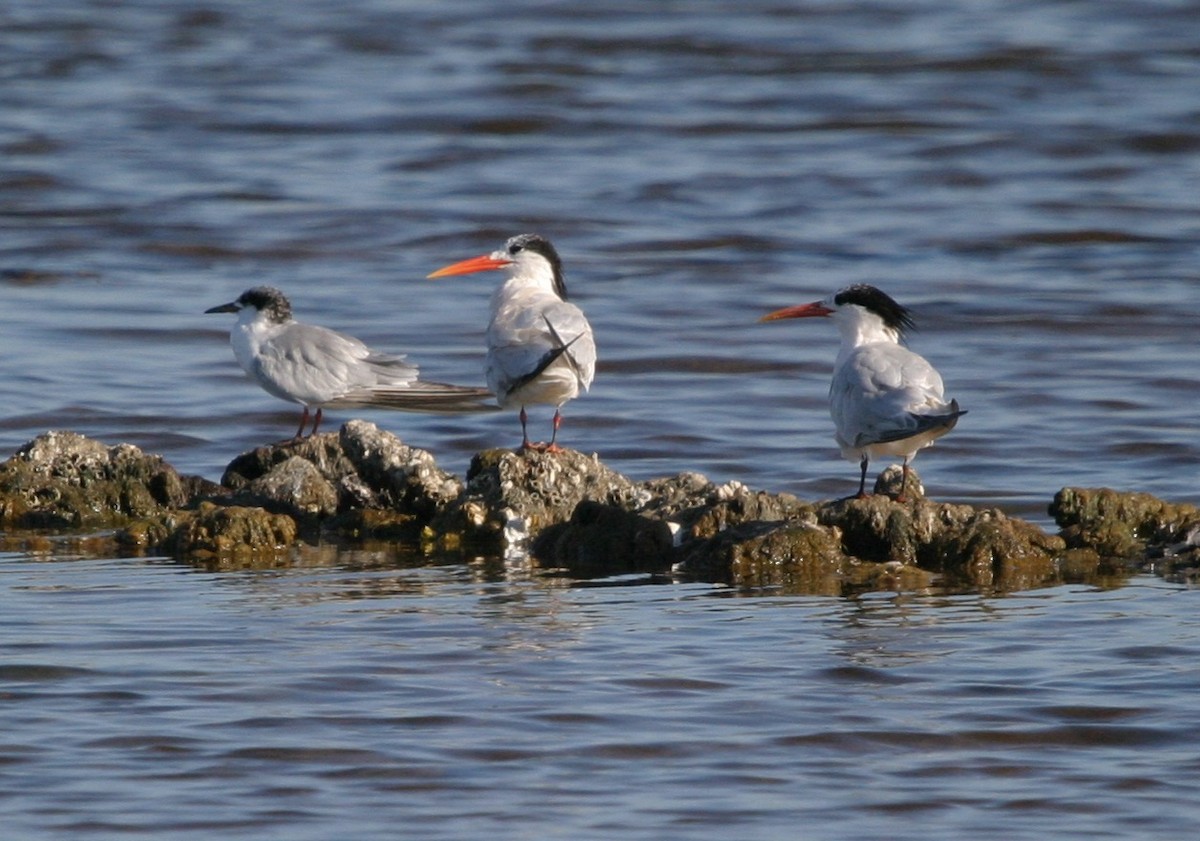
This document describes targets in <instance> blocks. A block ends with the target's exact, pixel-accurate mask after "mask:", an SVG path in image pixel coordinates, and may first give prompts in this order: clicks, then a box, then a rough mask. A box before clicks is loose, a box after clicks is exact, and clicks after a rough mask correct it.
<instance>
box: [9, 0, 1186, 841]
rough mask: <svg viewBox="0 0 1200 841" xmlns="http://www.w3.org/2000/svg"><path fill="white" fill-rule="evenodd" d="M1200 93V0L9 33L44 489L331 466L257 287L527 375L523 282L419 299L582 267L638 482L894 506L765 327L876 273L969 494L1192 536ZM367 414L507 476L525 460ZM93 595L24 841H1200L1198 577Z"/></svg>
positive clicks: (293, 2)
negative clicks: (867, 496) (1173, 527)
mask: <svg viewBox="0 0 1200 841" xmlns="http://www.w3.org/2000/svg"><path fill="white" fill-rule="evenodd" d="M1197 78H1200V6H1197V4H1196V3H1194V2H1136V3H1135V2H1126V1H1125V0H1111V2H1038V3H1032V2H1001V0H973V1H972V2H949V0H921V2H912V0H906V1H905V2H888V1H887V0H878V1H877V2H871V1H870V0H849V2H842V3H830V2H804V3H784V2H777V0H776V1H775V2H772V0H748V1H747V2H739V3H732V2H727V0H726V2H720V0H712V2H693V3H687V4H682V3H679V4H643V3H632V2H615V3H604V4H590V5H579V4H572V3H550V2H533V0H524V2H522V1H521V0H518V1H517V2H511V3H503V4H501V3H488V2H474V3H463V4H449V3H435V2H428V3H422V2H399V0H394V1H390V0H375V2H370V0H350V1H349V2H346V3H340V4H327V3H317V2H313V1H312V0H290V2H287V3H284V2H276V0H260V2H256V3H252V4H247V3H240V2H232V1H231V0H208V1H206V2H204V3H202V4H195V3H188V2H183V0H155V2H149V0H126V2H121V3H102V2H86V0H59V1H58V2H55V3H44V2H33V0H8V2H7V3H5V4H4V5H3V7H0V301H2V303H3V305H2V306H0V358H2V359H3V361H4V369H3V370H4V374H3V376H0V405H3V407H4V410H3V412H0V455H4V454H7V453H10V452H11V451H12V450H14V449H16V448H17V447H19V446H20V445H21V444H23V443H24V442H26V441H28V440H30V439H31V438H32V437H34V436H35V435H37V434H38V433H40V432H42V431H44V430H46V429H49V428H68V429H73V430H76V431H79V432H82V433H84V434H87V435H89V436H92V437H95V438H98V439H100V440H103V441H107V442H110V443H117V442H120V441H128V442H130V443H133V444H136V445H138V446H140V447H142V448H144V449H146V450H148V451H150V452H154V453H160V454H162V455H164V456H165V457H166V458H167V460H168V461H170V462H171V463H172V464H173V465H175V466H176V467H177V468H179V469H180V470H182V471H184V472H188V473H197V474H201V475H204V476H206V477H208V478H211V479H216V478H218V477H219V476H220V474H221V471H222V470H223V468H224V466H225V464H227V463H228V462H229V461H230V460H231V459H232V458H233V457H234V456H235V455H237V454H238V453H239V452H242V451H243V450H246V449H248V448H250V447H252V446H255V445H257V444H260V443H263V442H265V441H272V440H276V439H278V438H280V437H283V436H284V435H286V434H290V433H291V431H292V430H293V429H294V427H295V423H296V420H297V418H296V414H297V413H296V412H294V411H293V409H292V407H289V406H287V405H285V404H283V403H281V402H278V401H276V400H274V399H273V398H271V397H270V396H269V395H267V394H265V393H264V392H262V391H260V390H259V389H257V388H256V387H255V386H253V385H252V384H251V383H249V382H247V381H246V380H245V379H244V378H243V377H242V375H241V372H240V370H239V369H237V367H236V365H235V364H234V361H233V357H232V353H231V352H230V350H229V347H228V342H227V331H228V328H229V322H228V319H227V318H223V317H221V316H216V315H204V314H203V311H204V310H205V309H207V308H208V307H210V306H213V305H215V304H220V303H224V302H226V301H229V300H231V299H232V298H234V297H236V296H237V295H238V294H239V293H240V292H241V291H242V290H244V289H245V288H247V287H249V286H252V285H257V284H264V283H266V284H273V285H276V286H279V287H280V288H282V289H283V290H284V291H285V292H286V293H287V294H288V295H289V296H290V297H291V299H292V302H293V305H294V307H295V309H296V311H297V314H298V315H299V316H300V317H301V318H302V319H306V320H310V321H314V322H319V323H322V324H325V325H328V326H331V327H334V328H336V329H340V330H344V331H347V332H350V333H353V334H354V335H357V336H359V337H361V338H363V339H364V340H367V341H368V342H370V343H371V344H373V345H377V346H379V347H380V348H381V349H386V350H391V351H404V352H408V353H410V354H411V356H412V358H413V359H414V360H415V361H417V362H418V363H420V364H421V366H422V369H423V373H424V374H425V375H426V376H428V377H430V378H432V379H439V380H449V381H455V382H462V383H481V382H482V370H481V365H482V351H481V347H482V336H483V329H484V323H485V319H486V314H487V298H488V295H489V294H490V291H491V289H492V288H493V285H494V283H495V280H496V279H495V278H490V277H488V276H486V275H484V276H473V277H468V278H457V279H446V280H442V281H426V280H424V279H423V278H424V276H425V275H426V274H427V273H428V272H430V271H431V270H433V269H435V268H437V267H439V266H441V265H444V264H445V263H447V262H450V261H451V260H456V259H460V258H463V257H469V256H473V255H475V254H478V253H481V252H483V251H486V250H490V249H492V248H494V247H496V246H497V245H498V244H499V243H500V242H502V241H503V239H504V238H505V237H507V236H509V235H511V234H515V233H519V232H522V231H526V230H536V231H539V232H541V233H543V234H545V235H547V236H549V237H550V238H551V239H552V240H553V241H554V242H555V243H556V245H557V246H558V248H559V251H560V252H561V253H562V255H563V258H564V260H565V264H566V270H567V282H568V286H569V288H570V289H571V291H572V294H573V298H574V299H575V300H576V301H577V302H578V303H579V304H580V305H581V306H582V307H583V308H584V309H585V311H586V312H587V313H588V316H589V318H590V319H591V321H592V323H593V325H594V327H595V330H596V335H597V343H598V345H599V352H600V365H599V369H598V373H597V377H596V382H595V386H594V388H593V391H592V393H591V394H588V395H586V396H584V397H582V398H580V399H579V400H577V401H574V402H572V403H571V404H569V405H568V406H567V407H566V424H565V425H564V427H563V431H562V438H563V440H564V442H565V443H566V444H568V445H569V446H573V447H575V448H578V449H581V450H584V451H587V452H596V453H598V454H599V455H600V457H601V458H602V459H603V460H604V461H605V462H606V463H607V464H609V465H610V466H611V467H613V468H615V469H617V470H619V471H621V472H624V473H626V474H628V475H631V476H633V477H635V478H652V477H656V476H661V475H667V474H673V473H676V472H679V471H683V470H697V471H700V472H703V473H706V474H707V475H709V476H710V477H711V478H713V479H714V480H718V481H725V480H729V479H738V480H740V481H743V482H745V483H746V484H748V485H750V486H751V487H754V488H762V489H766V490H771V491H788V492H792V493H795V494H798V495H800V496H801V497H804V498H820V497H829V496H834V495H840V494H844V493H847V492H848V491H849V490H850V489H852V488H853V483H854V481H855V478H856V475H855V474H856V468H855V466H854V465H851V464H849V463H847V462H844V461H842V460H841V459H840V458H839V456H838V453H837V450H836V448H835V446H834V444H833V440H832V426H831V422H830V420H829V417H828V412H827V407H826V402H825V395H826V389H827V386H828V377H829V373H830V367H831V363H832V360H833V356H834V353H835V351H836V337H835V334H834V331H833V329H832V327H831V326H829V325H828V324H824V323H815V322H783V323H777V324H766V325H762V324H758V323H756V319H757V318H758V316H759V315H761V314H763V313H765V312H767V311H769V310H772V309H775V308H778V307H781V306H784V305H788V304H794V303H801V302H804V301H809V300H814V299H817V298H821V297H823V296H824V295H826V294H827V293H828V292H829V291H831V290H833V289H836V288H839V287H841V286H844V285H847V284H850V283H855V282H870V283H875V284H876V285H879V286H880V287H882V288H884V289H885V290H887V291H888V292H890V293H891V294H893V295H894V296H895V297H896V298H897V299H899V300H900V301H901V302H902V303H904V304H907V305H909V306H910V307H912V309H913V311H914V315H915V318H916V320H917V323H918V326H919V328H920V329H919V331H918V332H917V333H916V334H915V335H914V336H913V339H912V346H913V347H914V348H915V349H916V350H918V351H919V352H921V353H922V354H924V355H926V356H927V357H928V358H929V359H930V360H931V361H933V362H934V364H935V365H937V367H938V368H939V369H940V370H941V372H942V374H943V376H944V378H945V381H946V384H947V392H948V395H949V396H952V397H955V398H957V399H958V400H959V402H960V403H961V404H962V405H963V406H964V407H965V408H967V409H968V410H969V412H970V413H969V414H968V415H967V416H966V417H965V418H964V419H963V421H962V423H960V424H959V426H958V428H957V429H956V430H955V431H954V432H953V433H952V434H951V435H949V436H947V437H946V438H944V439H942V440H941V441H939V442H938V445H937V446H936V447H934V448H933V449H931V450H929V451H925V452H923V453H922V454H921V456H920V458H919V459H918V460H917V463H916V466H917V468H918V469H919V470H920V471H921V475H922V478H923V479H924V482H925V485H926V488H927V491H928V492H929V493H930V495H931V496H934V497H936V498H938V499H943V500H947V501H956V502H966V503H969V504H973V505H980V506H997V507H999V508H1001V509H1003V510H1005V511H1006V512H1009V513H1011V514H1015V515H1019V516H1023V517H1028V518H1031V519H1034V520H1035V521H1037V522H1038V523H1039V524H1041V525H1043V526H1045V527H1048V528H1052V524H1050V523H1049V520H1048V517H1047V515H1046V513H1045V507H1046V504H1047V503H1048V502H1049V500H1050V499H1051V497H1052V496H1053V494H1054V492H1055V491H1056V490H1058V488H1060V487H1062V486H1063V485H1068V484H1076V485H1108V486H1112V487H1117V488H1122V489H1129V490H1145V491H1149V492H1152V493H1155V494H1158V495H1160V496H1162V497H1165V498H1168V499H1172V500H1179V501H1189V502H1193V503H1197V502H1200V491H1198V488H1197V482H1196V476H1197V466H1198V465H1200V445H1198V443H1197V436H1196V428H1197V412H1198V409H1197V395H1200V375H1198V374H1197V366H1196V360H1197V340H1196V337H1195V336H1196V331H1195V323H1196V315H1197V308H1196V304H1195V298H1196V292H1197V289H1198V287H1197V281H1196V266H1197V265H1200V261H1198V259H1197V258H1198V257H1200V254H1198V251H1200V248H1198V246H1197V243H1198V242H1200V216H1197V214H1196V196H1197V195H1200V116H1198V114H1200V109H1198V107H1197V96H1196V79H1197ZM359 415H363V413H359V412H330V413H329V416H328V417H329V420H328V421H327V422H328V423H329V425H330V428H333V427H334V426H335V425H336V424H337V423H338V422H339V421H342V420H346V419H349V418H350V417H353V416H359ZM365 416H366V417H369V418H370V419H371V420H373V421H375V422H377V423H380V424H381V425H383V426H385V427H386V428H389V429H391V430H393V431H395V432H397V433H398V434H399V435H401V436H402V437H403V438H404V439H405V440H406V441H408V442H409V443H412V444H414V445H416V446H420V447H424V448H427V449H429V450H431V451H432V452H433V453H434V454H435V455H436V456H437V458H438V460H439V461H440V462H441V463H442V464H443V465H444V466H447V467H448V468H450V469H453V470H456V471H458V472H460V473H461V472H462V471H463V470H465V467H466V465H467V463H468V461H469V459H470V457H471V455H472V454H473V453H474V452H476V451H477V450H480V449H483V448H486V447H492V446H506V445H512V444H515V443H516V442H517V440H518V438H517V436H518V435H519V427H518V424H517V421H516V419H515V418H514V417H512V416H510V415H509V414H508V413H497V414H495V415H489V416H482V417H481V416H476V417H468V418H441V417H422V416H409V415H399V414H388V413H384V412H377V413H366V414H365ZM548 420H549V419H548V417H547V416H546V414H545V413H538V414H536V415H535V417H534V419H533V423H534V424H535V425H540V429H542V430H544V429H545V428H546V425H547V424H548ZM538 429H539V426H535V432H536V431H538ZM538 437H544V432H542V433H541V434H539V436H538ZM72 551H73V550H72V549H71V547H70V545H69V544H65V543H64V544H55V545H54V546H53V547H52V548H51V549H49V550H47V551H45V552H42V551H40V550H39V551H36V552H35V551H30V552H26V553H23V554H18V555H12V556H6V557H5V558H4V559H3V561H2V562H0V569H2V571H0V575H2V576H3V577H4V579H5V582H6V583H5V585H4V587H3V589H0V645H3V646H4V647H3V651H4V652H5V653H4V656H3V661H2V662H0V698H2V699H4V700H5V702H6V703H7V704H9V705H10V709H9V715H8V717H7V720H8V721H9V722H10V729H9V733H8V735H7V736H5V737H4V738H3V739H2V740H0V743H2V745H3V746H2V747H0V755H3V757H4V760H3V762H0V774H2V775H3V776H2V778H0V779H2V780H3V783H2V785H0V816H2V817H3V819H4V822H5V826H12V827H15V828H17V829H13V830H11V832H18V830H19V832H20V833H21V834H20V835H17V836H14V837H38V836H46V837H60V836H62V835H67V834H71V835H79V836H85V835H86V836H97V837H99V836H106V835H112V836H127V835H145V834H152V835H170V836H171V837H184V836H189V835H190V836H194V837H229V836H230V835H238V834H246V835H252V836H253V837H256V838H258V837H263V838H268V837H279V838H288V839H303V838H324V837H330V836H331V835H334V834H337V835H348V834H349V835H353V836H354V837H363V838H368V837H375V836H380V837H382V836H383V835H384V834H385V833H389V832H390V833H391V835H394V834H395V832H396V829H395V827H396V826H397V825H399V826H401V827H402V828H405V829H407V828H411V830H412V834H413V835H414V836H416V837H422V838H437V837H446V838H451V837H478V836H480V835H483V834H487V835H489V836H497V837H513V838H516V837H538V838H552V837H564V838H568V837H569V838H585V837H597V838H613V837H622V838H625V837H631V838H641V837H644V838H648V839H649V838H653V839H664V838H666V839H669V838H697V837H711V836H712V835H713V834H714V832H719V833H720V834H721V835H722V836H725V835H729V836H730V837H732V836H733V835H736V836H737V837H739V838H785V837H786V838H794V837H797V836H796V833H797V832H798V831H799V830H798V829H797V827H802V828H803V829H804V831H806V832H809V833H810V834H811V835H812V837H824V838H882V837H887V838H899V837H917V836H918V835H919V836H921V837H930V836H933V837H943V838H947V839H949V838H954V839H961V838H972V839H978V838H990V837H995V838H1005V839H1010V838H1020V837H1029V838H1033V837H1037V838H1039V839H1041V838H1045V837H1055V838H1063V837H1080V838H1082V837H1087V838H1101V837H1129V838H1139V839H1140V838H1151V837H1161V838H1179V837H1188V836H1189V834H1190V829H1191V827H1192V826H1194V824H1195V820H1196V817H1197V815H1196V811H1195V810H1194V809H1193V808H1192V807H1191V806H1190V805H1189V800H1190V798H1189V797H1188V794H1187V792H1186V790H1181V786H1185V785H1186V781H1187V780H1188V779H1189V778H1190V776H1193V775H1194V772H1195V770H1196V765H1195V762H1196V760H1195V756H1197V755H1200V754H1197V751H1196V746H1195V744H1194V739H1193V737H1192V736H1191V731H1192V730H1193V729H1194V728H1192V727H1191V723H1190V719H1191V716H1190V715H1189V714H1188V710H1189V709H1190V706H1191V699H1192V698H1193V697H1194V692H1195V689H1196V687H1195V685H1194V679H1193V677H1192V670H1191V669H1190V667H1189V665H1188V664H1189V663H1191V661H1192V660H1193V659H1194V658H1195V655H1196V653H1197V646H1196V639H1195V628H1194V624H1190V623H1191V619H1190V617H1191V616H1192V614H1194V613H1195V611H1194V610H1193V609H1192V608H1191V603H1190V600H1191V599H1192V594H1191V592H1190V591H1186V590H1182V589H1180V588H1178V587H1176V586H1174V585H1169V584H1166V583H1164V582H1162V581H1159V580H1157V579H1153V578H1147V579H1141V578H1139V579H1134V580H1132V581H1130V582H1127V583H1125V585H1124V586H1122V587H1120V588H1119V589H1115V590H1112V591H1102V590H1091V589H1087V588H1083V587H1078V588H1059V589H1046V590H1042V591H1038V592H1036V593H1028V594H1013V595H1009V596H1008V597H1004V598H1001V597H992V598H987V599H984V598H982V597H955V598H939V597H935V596H933V595H926V596H915V595H914V596H899V597H898V596H894V595H886V594H882V595H880V596H878V597H865V598H861V599H853V600H833V599H817V598H814V599H797V598H791V597H786V598H785V597H769V596H762V597H733V595H732V594H729V593H725V592H724V591H721V590H719V589H717V590H714V589H711V588H708V587H702V586H698V585H681V584H669V585H664V586H661V587H657V586H633V585H636V584H638V583H640V582H638V581H629V582H624V581H622V582H618V583H621V584H629V585H630V586H620V587H598V588H596V587H584V586H581V584H580V583H579V582H571V581H564V580H554V581H548V580H544V579H541V578H538V577H536V576H534V575H532V574H531V573H530V572H529V571H528V570H522V569H516V568H508V569H506V568H504V567H503V565H499V567H497V563H496V562H495V561H489V560H481V561H480V562H479V563H478V564H467V565H457V564H445V565H437V566H428V565H426V562H425V561H423V560H422V559H419V558H410V557H407V556H406V555H404V554H403V553H402V552H401V553H399V554H397V552H396V550H394V549H392V548H388V549H380V550H378V551H377V552H375V551H372V552H366V553H353V552H339V551H337V550H336V549H334V548H331V547H317V548H312V549H309V550H306V551H305V553H304V555H303V557H301V558H300V559H299V560H298V566H297V568H296V569H294V570H290V571H281V572H277V573H249V572H247V573H225V574H207V573H202V572H197V571H193V570H191V569H190V568H188V567H184V566H177V565H175V564H173V563H168V562H165V561H157V560H153V559H151V560H136V561H131V560H125V561H114V560H106V559H91V558H85V557H78V556H76V555H73V554H72ZM1189 772H1193V773H1189ZM351 830H352V831H351ZM402 831H403V830H402ZM906 833H907V835H906Z"/></svg>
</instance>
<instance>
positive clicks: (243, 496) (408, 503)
mask: <svg viewBox="0 0 1200 841" xmlns="http://www.w3.org/2000/svg"><path fill="white" fill-rule="evenodd" d="M221 481H222V483H223V484H224V485H226V486H227V487H229V488H230V489H232V490H234V491H235V494H234V496H233V498H232V501H233V502H234V503H237V504H242V505H249V506H261V507H265V508H268V509H269V510H272V511H276V512H280V513H286V514H289V515H291V516H293V517H297V518H300V519H306V518H317V519H321V518H327V517H330V516H332V515H334V514H340V515H342V516H341V517H340V518H339V520H338V521H337V523H335V526H336V527H338V528H340V529H342V530H349V531H352V532H355V533H362V532H363V531H369V532H370V533H372V534H379V533H381V531H391V530H399V531H403V532H404V533H405V534H409V535H411V534H412V533H413V530H414V529H419V527H420V526H421V525H423V524H424V523H426V522H427V521H428V520H429V519H431V518H432V517H433V516H434V515H435V514H436V513H438V512H439V511H440V510H441V509H442V508H443V507H445V506H446V505H448V504H449V503H450V502H452V501H454V500H456V499H457V498H458V497H459V495H460V494H461V492H462V483H461V482H460V481H459V480H458V479H457V477H455V476H454V475H452V474H450V473H447V472H446V471H444V470H442V469H441V468H440V467H438V465H437V462H436V461H435V459H434V457H433V456H432V455H431V454H430V453H428V452H426V451H425V450H419V449H416V448H415V447H410V446H408V445H407V444H405V443H404V442H403V441H401V440H400V439H399V438H397V437H396V436H395V435H393V434H392V433H390V432H387V431H386V430H381V429H379V427H377V426H376V425H375V424H373V423H368V422H367V421H361V420H353V421H349V422H348V423H346V424H345V425H343V426H342V428H341V430H340V431H339V432H337V433H325V434H322V435H314V436H311V437H309V438H306V439H303V440H301V441H297V442H290V441H288V442H283V443H280V444H274V445H271V446H266V447H258V448H256V449H255V450H252V451H250V452H248V453H244V454H242V455H240V456H238V457H237V458H236V459H234V460H233V461H232V462H231V463H230V464H229V466H228V467H227V468H226V470H225V473H224V475H223V476H222V479H221ZM364 511H376V512H378V511H389V512H394V514H393V515H389V516H387V517H379V516H374V517H366V516H363V515H362V512H364ZM383 520H386V521H387V522H386V523H385V522H383ZM368 521H370V522H368Z"/></svg>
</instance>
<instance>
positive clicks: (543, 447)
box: [519, 441, 564, 453]
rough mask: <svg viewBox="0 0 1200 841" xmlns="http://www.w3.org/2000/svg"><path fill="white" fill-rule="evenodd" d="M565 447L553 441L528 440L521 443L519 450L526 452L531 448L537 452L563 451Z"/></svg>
mask: <svg viewBox="0 0 1200 841" xmlns="http://www.w3.org/2000/svg"><path fill="white" fill-rule="evenodd" d="M563 449H564V448H563V447H560V446H558V444H555V443H553V442H551V443H546V442H545V441H538V442H536V443H534V442H531V441H526V442H524V443H523V444H521V449H520V450H519V452H525V451H526V450H530V451H532V452H535V453H561V452H563Z"/></svg>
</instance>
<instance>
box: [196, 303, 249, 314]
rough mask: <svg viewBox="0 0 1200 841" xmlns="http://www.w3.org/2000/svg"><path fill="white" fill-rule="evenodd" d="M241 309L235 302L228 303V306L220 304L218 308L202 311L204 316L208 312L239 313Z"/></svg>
mask: <svg viewBox="0 0 1200 841" xmlns="http://www.w3.org/2000/svg"><path fill="white" fill-rule="evenodd" d="M241 311H242V308H241V306H240V305H239V304H238V302H237V301H230V302H229V303H228V304H221V306H219V307H209V308H208V309H206V310H205V311H204V313H205V315H207V314H208V313H210V312H241Z"/></svg>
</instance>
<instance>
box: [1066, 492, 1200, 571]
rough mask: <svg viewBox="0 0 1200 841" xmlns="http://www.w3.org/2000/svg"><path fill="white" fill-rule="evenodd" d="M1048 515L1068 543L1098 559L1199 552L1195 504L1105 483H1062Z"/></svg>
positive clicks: (1199, 526) (1199, 528) (1199, 511)
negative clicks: (1068, 485)
mask: <svg viewBox="0 0 1200 841" xmlns="http://www.w3.org/2000/svg"><path fill="white" fill-rule="evenodd" d="M1050 515H1051V516H1052V517H1054V521H1055V522H1056V523H1057V524H1058V526H1059V529H1060V532H1059V533H1060V534H1061V535H1062V536H1063V538H1064V539H1065V540H1066V541H1067V545H1068V546H1070V547H1072V548H1080V549H1091V550H1093V551H1095V552H1096V553H1097V554H1098V555H1100V556H1101V557H1104V558H1123V559H1135V560H1138V559H1144V558H1145V557H1146V556H1147V555H1155V556H1157V555H1164V554H1165V555H1168V556H1174V555H1185V554H1186V555H1191V556H1194V557H1195V556H1197V554H1200V553H1197V551H1196V550H1197V549H1200V509H1197V508H1196V506H1194V505H1188V504H1186V503H1171V502H1164V501H1163V500H1161V499H1159V498H1158V497H1155V496H1151V495H1150V494H1147V493H1134V492H1130V493H1120V492H1118V491H1114V490H1111V489H1110V488H1063V489H1062V490H1060V491H1059V492H1058V493H1057V494H1055V495H1054V502H1053V503H1051V505H1050Z"/></svg>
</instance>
